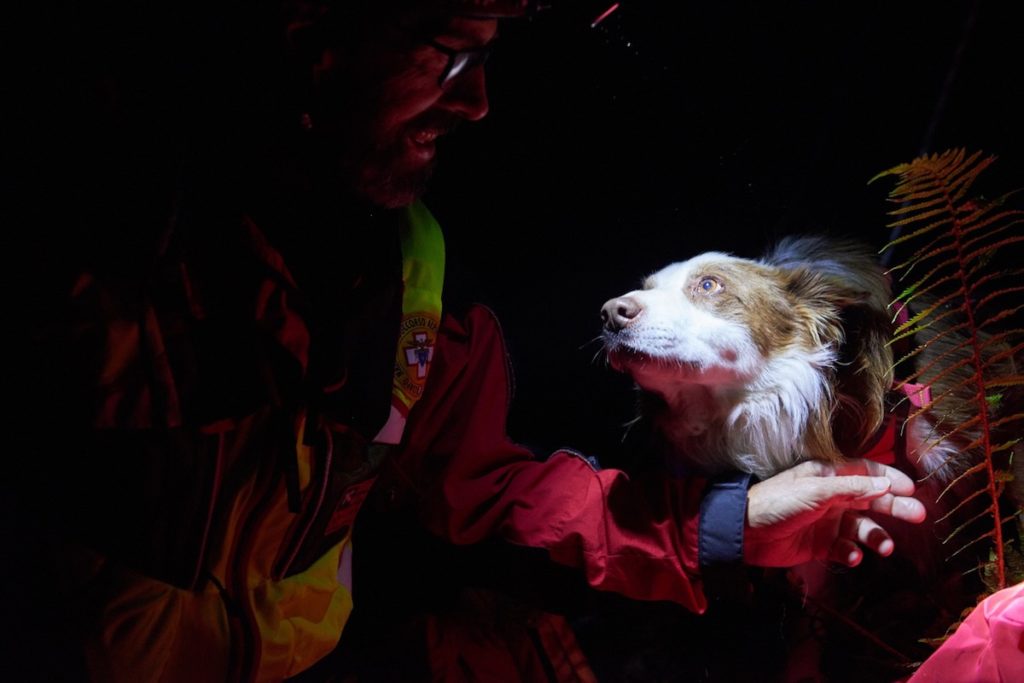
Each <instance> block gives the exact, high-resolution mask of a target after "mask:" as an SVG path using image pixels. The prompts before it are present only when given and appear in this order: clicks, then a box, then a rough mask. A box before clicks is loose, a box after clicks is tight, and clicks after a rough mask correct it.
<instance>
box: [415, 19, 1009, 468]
mask: <svg viewBox="0 0 1024 683" xmlns="http://www.w3.org/2000/svg"><path fill="white" fill-rule="evenodd" d="M610 4H611V3H610V2H583V1H578V2H575V3H573V2H563V3H561V5H559V4H558V3H556V6H555V8H554V9H552V10H550V11H548V12H547V13H545V14H542V15H541V16H540V17H537V18H535V19H533V20H531V21H520V22H509V23H506V24H505V25H503V27H502V38H501V43H500V48H499V49H498V51H497V52H496V53H495V55H494V56H493V57H492V60H491V62H490V63H489V64H488V67H487V68H488V70H489V73H488V77H489V90H490V98H491V113H490V115H489V116H488V117H487V118H486V119H485V120H484V121H482V122H480V123H477V124H472V125H467V126H465V127H464V128H463V130H461V131H460V132H459V133H458V134H456V135H454V136H452V138H451V140H450V142H448V143H447V147H446V148H442V149H441V150H440V157H441V164H440V166H439V170H438V174H437V176H436V177H435V180H434V183H433V185H432V189H431V191H430V193H429V195H428V196H427V203H428V205H430V206H431V208H432V209H433V210H434V212H435V214H436V215H437V216H438V218H439V220H440V222H441V224H442V225H443V226H444V227H445V231H446V235H447V239H448V247H449V281H448V287H449V292H450V293H452V294H453V296H460V297H465V296H467V293H468V296H469V298H475V299H478V300H481V301H483V302H484V303H487V304H488V305H490V306H491V307H492V308H494V309H495V311H496V312H497V313H498V316H499V318H500V319H501V320H502V321H503V325H504V329H505V332H506V335H507V337H508V340H509V346H510V352H511V356H512V361H513V364H514V366H515V369H516V376H517V380H518V382H517V398H516V401H515V403H514V407H513V414H512V419H511V425H510V429H511V432H512V435H513V437H514V438H516V439H518V440H521V441H523V442H525V443H527V444H529V445H531V446H533V447H535V448H537V449H538V450H539V451H550V450H551V449H553V448H557V447H559V446H565V445H568V446H573V447H575V448H579V449H583V450H585V451H586V452H588V453H591V454H595V455H597V456H599V457H600V458H601V459H602V462H604V463H610V464H616V462H617V458H618V456H619V450H620V447H619V445H618V444H619V441H620V437H621V435H622V433H623V427H622V425H623V424H624V423H625V422H626V421H628V420H629V419H630V418H631V417H632V415H633V400H634V399H633V396H632V392H631V387H630V383H629V382H628V381H627V380H626V379H625V378H623V377H621V376H617V375H616V374H615V373H613V371H611V370H610V369H609V368H607V367H606V366H605V364H604V362H603V358H602V357H601V356H600V355H599V354H598V352H599V349H600V345H599V344H598V343H595V342H593V340H594V338H595V337H596V336H597V334H598V333H599V328H600V320H599V309H600V306H601V304H602V303H603V302H604V301H605V300H607V299H608V298H610V297H612V296H615V295H618V294H621V293H625V292H626V291H629V290H631V289H633V288H635V287H636V286H637V285H638V284H639V282H640V280H641V278H642V276H644V275H646V274H648V273H650V272H652V271H654V270H657V269H658V268H660V267H662V266H664V265H666V264H667V263H669V262H671V261H675V260H682V259H685V258H688V257H690V256H693V255H695V254H697V253H700V252H702V251H706V250H712V249H713V250H719V251H730V252H733V253H736V254H737V255H740V256H748V257H754V256H757V255H759V254H760V253H761V252H762V251H763V249H764V247H765V246H766V245H767V244H769V243H770V242H772V241H773V240H775V239H777V238H778V237H780V236H782V235H785V234H789V233H793V232H807V231H812V232H813V231H825V232H829V233H837V234H844V235H852V236H858V237H860V238H862V239H864V240H866V241H868V242H871V243H873V244H875V245H876V246H879V247H881V246H882V245H883V244H884V243H885V242H886V241H887V237H888V234H889V231H888V230H887V229H886V228H885V223H886V217H885V211H886V210H887V208H888V207H887V203H886V201H885V197H886V194H887V193H888V191H889V189H890V188H891V187H892V182H891V179H888V180H881V181H878V182H877V183H875V184H873V185H870V186H869V185H868V184H867V181H868V180H869V179H870V178H871V177H873V176H874V175H875V174H876V173H878V172H880V171H882V170H885V169H887V168H890V167H892V166H894V165H896V164H899V163H902V162H905V161H910V160H912V159H913V158H914V157H915V156H917V155H919V154H920V153H922V152H937V151H942V150H945V149H947V148H950V147H965V148H968V149H971V150H974V149H981V150H984V151H986V152H990V153H994V154H996V155H998V156H999V157H1000V161H999V162H998V163H997V165H996V167H995V168H994V169H992V170H990V171H989V172H988V173H987V174H986V176H983V179H984V181H985V182H983V183H982V187H981V189H982V190H984V188H985V187H986V186H991V187H993V188H994V189H1002V190H1006V189H1009V188H1010V187H1017V186H1020V185H1022V184H1024V182H1022V180H1024V172H1022V169H1024V144H1022V142H1024V141H1022V139H1021V133H1020V128H1019V126H1020V122H1021V121H1022V113H1024V106H1022V102H1021V85H1020V69H1019V67H1020V34H1019V23H1018V22H1017V20H1016V14H1015V13H1014V12H1013V11H1012V7H1013V6H1014V5H1015V4H1016V3H1011V2H992V1H989V2H985V1H983V0H969V1H959V2H941V3H936V2H920V1H914V2H857V3H849V2H847V3H828V2H812V1H802V2H785V3H758V2H735V1H731V2H716V3H708V2H702V3H694V2H671V3H670V2H654V1H652V0H633V1H632V2H628V1H627V2H623V3H621V7H620V9H619V11H617V12H615V13H614V14H612V15H611V16H610V17H609V19H608V20H606V21H605V22H604V23H603V24H601V25H599V27H598V28H597V29H591V28H590V26H589V23H590V21H591V20H592V19H593V18H594V17H596V16H597V15H598V14H599V13H600V12H601V10H603V9H605V8H606V7H607V6H609V5H610ZM595 357H596V358H595Z"/></svg>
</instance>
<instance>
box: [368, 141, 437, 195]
mask: <svg viewBox="0 0 1024 683" xmlns="http://www.w3.org/2000/svg"><path fill="white" fill-rule="evenodd" d="M389 156H390V159H375V160H374V164H373V166H371V167H368V168H366V169H365V170H366V171H368V172H366V173H364V174H363V175H362V177H361V178H359V180H358V181H357V182H356V192H357V194H358V195H360V196H361V197H363V198H365V199H366V200H367V201H369V202H370V203H371V204H374V205H376V206H379V207H381V208H384V209H396V208H399V207H402V206H407V205H409V204H411V203H413V202H414V201H416V200H417V199H418V198H419V197H421V196H422V195H423V193H424V192H426V191H427V184H428V182H429V181H430V178H431V176H433V175H434V168H435V167H436V166H437V158H436V157H434V158H432V159H430V160H429V161H427V162H423V163H420V164H417V165H415V166H411V165H408V164H405V165H403V164H402V163H401V162H402V158H401V154H395V153H393V152H392V153H391V154H390V155H389ZM403 166H404V167H403Z"/></svg>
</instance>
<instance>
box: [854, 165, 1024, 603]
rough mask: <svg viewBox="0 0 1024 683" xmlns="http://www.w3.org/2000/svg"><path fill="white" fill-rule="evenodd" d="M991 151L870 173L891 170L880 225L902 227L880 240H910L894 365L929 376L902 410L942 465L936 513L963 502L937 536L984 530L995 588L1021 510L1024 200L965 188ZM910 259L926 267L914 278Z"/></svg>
mask: <svg viewBox="0 0 1024 683" xmlns="http://www.w3.org/2000/svg"><path fill="white" fill-rule="evenodd" d="M994 162H995V157H994V156H990V155H985V154H983V153H982V152H973V153H967V152H966V151H965V150H962V149H956V150H950V151H947V152H943V153H940V154H932V155H929V156H923V157H920V158H918V159H915V160H914V161H912V162H910V163H906V164H900V165H899V166H895V167H893V168H891V169H889V170H887V171H883V172H882V173H880V174H878V175H877V176H875V178H872V181H874V180H876V179H878V178H883V177H888V176H895V177H896V185H895V188H894V189H893V190H892V192H891V193H890V197H889V199H890V201H891V202H894V203H896V204H897V205H898V206H897V207H896V208H894V209H893V210H892V211H890V212H889V213H890V216H892V222H891V223H890V224H889V225H888V227H889V228H895V229H898V230H900V231H902V232H903V234H902V235H898V236H895V237H894V238H893V239H891V241H890V242H889V244H887V245H886V247H885V250H888V249H894V248H900V249H903V250H909V251H910V254H909V255H908V256H906V257H905V258H903V260H902V261H901V262H900V263H899V265H897V266H894V267H893V268H892V269H891V270H890V271H889V272H890V276H891V277H893V278H894V290H896V291H899V292H900V293H899V295H897V296H896V299H895V301H894V302H893V307H894V310H897V311H899V310H902V309H904V308H906V310H907V311H908V313H907V317H906V319H905V320H904V321H903V322H902V323H901V324H899V325H898V326H897V328H896V331H895V333H894V335H893V340H892V342H891V343H892V344H893V345H900V344H902V345H904V346H905V345H907V344H908V343H912V344H913V348H912V349H910V350H906V349H904V351H903V352H902V355H900V354H897V355H898V356H899V360H898V361H897V362H896V367H895V370H896V373H897V375H898V376H900V377H902V378H904V379H903V382H905V383H907V382H913V383H925V384H928V385H930V386H931V387H932V390H931V394H930V396H931V398H930V399H929V400H928V401H926V402H925V404H924V405H923V406H921V407H919V408H918V409H917V410H915V411H911V414H910V417H908V420H909V419H912V418H921V419H927V420H928V421H929V422H930V428H931V434H930V435H929V436H928V438H927V439H926V440H925V445H923V446H922V447H923V448H925V450H926V451H927V450H931V449H938V451H937V453H938V456H936V457H935V458H934V460H935V461H938V462H939V463H940V464H939V465H938V466H940V467H941V468H942V469H943V470H947V469H948V471H945V473H944V476H945V480H946V486H945V488H944V489H943V491H942V493H941V494H940V497H942V496H945V495H946V494H947V493H949V492H950V491H952V490H954V489H955V490H956V491H957V494H956V497H957V499H958V500H959V502H958V503H957V504H956V505H955V506H954V507H953V508H952V509H951V510H950V511H949V512H948V513H947V514H946V517H944V518H943V519H946V518H952V517H955V516H956V515H957V514H958V513H961V512H964V511H967V510H968V509H969V508H970V510H971V511H970V513H969V514H970V516H969V518H968V519H965V520H957V521H956V522H955V528H954V529H953V531H952V533H950V534H949V535H948V537H947V538H946V539H945V541H944V542H945V543H950V542H952V541H954V540H956V539H958V538H959V539H960V540H959V542H958V545H959V548H958V549H957V550H956V551H955V552H954V553H953V555H956V554H959V553H961V552H964V551H966V550H967V549H968V548H971V547H974V546H976V545H977V544H979V543H981V542H983V541H986V540H989V539H991V546H992V548H991V556H992V559H991V561H990V562H986V563H985V566H986V570H985V571H986V572H989V573H991V575H992V576H993V585H994V587H995V589H996V590H998V589H999V588H1003V587H1005V586H1006V556H1005V548H1004V545H1005V539H1004V531H1003V529H1004V525H1005V524H1007V523H1009V522H1011V521H1013V520H1019V519H1020V518H1021V501H1014V502H1009V503H1008V502H1007V501H1006V500H1004V496H1003V493H1004V490H1005V489H1006V488H1007V482H1009V481H1012V480H1013V479H1014V474H1013V473H1012V472H1011V471H1012V470H1014V469H1016V470H1020V471H1021V472H1019V473H1018V474H1017V477H1018V478H1019V477H1020V476H1024V475H1022V474H1021V473H1024V468H1022V467H1021V465H1022V464H1024V463H1019V462H1018V463H1013V458H1012V453H1013V451H1014V450H1015V447H1016V446H1017V445H1018V444H1020V443H1022V438H1021V430H1022V426H1021V418H1022V410H1024V358H1022V349H1024V342H1022V340H1024V327H1022V325H1021V321H1020V317H1021V314H1022V311H1024V305H1021V304H1019V303H1018V302H1017V297H1019V295H1020V294H1021V293H1022V292H1024V286H1021V285H1020V279H1019V278H1020V275H1021V274H1022V270H1021V268H1020V265H1019V264H1020V263H1021V261H1022V258H1021V257H1022V254H1021V253H1020V252H1021V251H1024V250H1022V249H1021V247H1022V245H1024V234H1022V233H1021V229H1020V226H1021V225H1022V224H1024V211H1022V210H1019V209H1016V208H1013V207H1011V206H1009V204H1010V202H1011V200H1012V199H1013V198H1014V197H1015V195H1016V191H1014V192H1009V193H1006V194H1003V195H1001V196H999V197H998V198H997V199H995V200H991V201H986V200H984V199H982V198H979V197H973V196H972V191H973V185H974V183H975V181H976V180H977V179H978V177H979V176H980V175H981V174H982V172H984V171H985V170H986V169H987V168H989V167H990V166H991V165H992V164H993V163H994ZM915 271H916V272H922V273H924V274H923V275H918V276H916V277H915V278H914V279H912V280H911V279H910V274H911V273H912V272H915ZM919 455H920V457H922V458H923V457H924V456H925V455H926V453H924V452H922V453H920V454H919ZM978 500H984V501H985V506H984V508H983V509H982V510H981V511H980V512H976V510H975V509H974V508H973V506H972V505H969V504H970V503H975V502H976V501H978ZM1008 508H1009V512H1008V513H1007V509H1008ZM985 519H987V520H988V522H987V523H986V527H987V528H986V529H985V530H983V531H982V532H978V531H977V528H978V527H977V525H976V522H979V521H980V520H985ZM985 554H986V556H987V555H988V553H987V552H986V553H985ZM990 570H991V571H990Z"/></svg>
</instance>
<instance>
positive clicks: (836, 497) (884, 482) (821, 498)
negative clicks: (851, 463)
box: [801, 475, 892, 507]
mask: <svg viewBox="0 0 1024 683" xmlns="http://www.w3.org/2000/svg"><path fill="white" fill-rule="evenodd" d="M801 484H802V487H804V488H805V489H807V490H808V495H809V496H811V497H813V498H814V499H815V500H817V501H818V502H821V503H825V504H827V505H829V506H832V505H841V506H844V507H851V506H853V505H854V504H855V503H857V502H858V501H861V502H867V501H870V500H872V499H875V498H878V497H880V496H884V495H887V494H889V491H890V489H891V487H892V482H891V481H890V480H889V478H888V477H869V476H864V475H845V476H836V477H816V478H812V479H804V480H803V481H802V482H801ZM859 507H863V506H859Z"/></svg>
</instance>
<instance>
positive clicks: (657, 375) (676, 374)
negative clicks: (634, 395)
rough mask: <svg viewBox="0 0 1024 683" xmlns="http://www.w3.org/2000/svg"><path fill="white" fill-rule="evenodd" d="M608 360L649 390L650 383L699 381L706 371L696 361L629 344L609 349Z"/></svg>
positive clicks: (650, 387)
mask: <svg viewBox="0 0 1024 683" xmlns="http://www.w3.org/2000/svg"><path fill="white" fill-rule="evenodd" d="M608 362H609V363H610V364H611V366H612V368H613V369H614V370H616V371H618V372H622V373H625V374H628V375H630V376H631V377H632V378H633V379H634V380H635V381H636V383H637V384H639V385H640V387H641V388H642V389H649V390H653V387H652V386H648V385H649V384H653V385H658V386H661V385H663V384H665V382H666V380H668V381H674V382H686V381H697V380H699V379H700V378H701V377H702V376H703V375H704V373H705V368H704V366H703V365H702V364H700V363H698V362H696V361H684V360H680V359H678V358H669V357H665V356H655V355H651V354H649V353H645V352H643V351H637V350H636V349H631V348H629V347H627V346H619V347H617V348H616V349H614V350H612V351H609V352H608Z"/></svg>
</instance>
